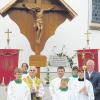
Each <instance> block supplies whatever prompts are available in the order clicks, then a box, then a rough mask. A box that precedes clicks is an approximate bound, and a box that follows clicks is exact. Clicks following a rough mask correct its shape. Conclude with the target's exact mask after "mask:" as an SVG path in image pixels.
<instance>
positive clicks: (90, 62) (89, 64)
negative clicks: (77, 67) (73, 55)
mask: <svg viewBox="0 0 100 100" xmlns="http://www.w3.org/2000/svg"><path fill="white" fill-rule="evenodd" d="M94 65H95V63H94V61H93V60H91V59H89V60H88V61H87V62H86V66H87V71H89V72H92V71H94Z"/></svg>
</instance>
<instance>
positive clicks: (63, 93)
mask: <svg viewBox="0 0 100 100" xmlns="http://www.w3.org/2000/svg"><path fill="white" fill-rule="evenodd" d="M94 64H95V63H94V61H93V60H91V59H89V60H88V61H87V62H86V66H87V71H86V72H85V71H84V69H82V68H78V67H73V68H72V76H71V77H69V78H66V76H65V74H64V73H65V69H64V67H58V69H57V75H58V77H57V78H55V79H53V80H52V81H51V83H50V86H49V90H50V94H51V96H52V100H62V99H63V100H100V73H99V72H96V71H94Z"/></svg>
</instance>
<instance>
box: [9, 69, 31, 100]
mask: <svg viewBox="0 0 100 100" xmlns="http://www.w3.org/2000/svg"><path fill="white" fill-rule="evenodd" d="M14 75H15V80H13V81H11V82H10V83H9V85H8V88H7V100H31V93H30V90H29V88H28V87H27V85H26V83H25V82H24V81H23V80H22V79H21V76H22V72H21V69H19V68H17V69H15V72H14Z"/></svg>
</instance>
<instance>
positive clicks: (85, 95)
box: [75, 69, 94, 100]
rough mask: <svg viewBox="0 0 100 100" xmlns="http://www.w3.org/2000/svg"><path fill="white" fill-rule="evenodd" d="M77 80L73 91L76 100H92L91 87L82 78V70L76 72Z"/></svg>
mask: <svg viewBox="0 0 100 100" xmlns="http://www.w3.org/2000/svg"><path fill="white" fill-rule="evenodd" d="M78 77H79V78H78V80H77V81H75V82H76V84H77V86H76V89H75V94H76V100H94V92H93V86H92V84H91V82H89V81H88V80H87V79H85V77H84V70H82V69H80V70H78Z"/></svg>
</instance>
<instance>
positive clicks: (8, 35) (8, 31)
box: [5, 29, 12, 48]
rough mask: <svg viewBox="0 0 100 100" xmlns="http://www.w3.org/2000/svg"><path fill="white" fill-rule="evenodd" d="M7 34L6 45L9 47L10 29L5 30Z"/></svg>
mask: <svg viewBox="0 0 100 100" xmlns="http://www.w3.org/2000/svg"><path fill="white" fill-rule="evenodd" d="M5 33H6V34H7V47H8V48H9V43H10V33H12V32H10V30H9V29H8V30H7V32H5Z"/></svg>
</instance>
